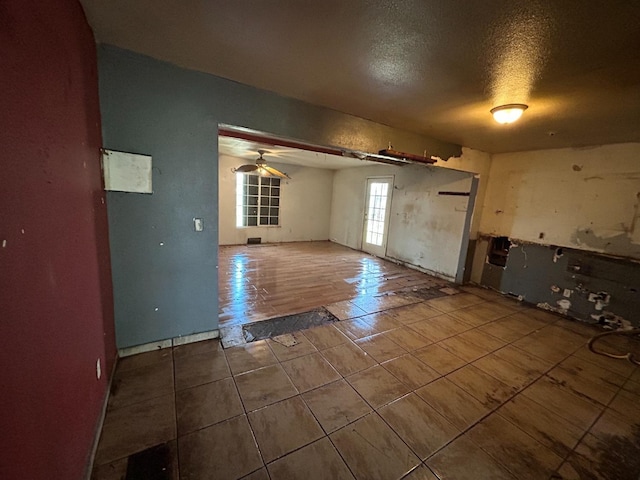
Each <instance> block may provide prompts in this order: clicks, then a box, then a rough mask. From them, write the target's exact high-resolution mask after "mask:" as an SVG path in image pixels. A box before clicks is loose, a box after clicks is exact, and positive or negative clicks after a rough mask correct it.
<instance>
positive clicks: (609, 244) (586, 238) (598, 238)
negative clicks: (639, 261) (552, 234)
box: [571, 228, 640, 257]
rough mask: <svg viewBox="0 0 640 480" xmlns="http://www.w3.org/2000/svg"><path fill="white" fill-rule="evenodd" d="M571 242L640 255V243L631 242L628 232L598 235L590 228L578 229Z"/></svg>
mask: <svg viewBox="0 0 640 480" xmlns="http://www.w3.org/2000/svg"><path fill="white" fill-rule="evenodd" d="M571 240H572V242H574V243H575V244H577V245H581V246H586V247H589V248H590V249H593V250H599V251H602V252H605V253H607V252H624V254H625V255H628V256H632V257H638V256H640V244H638V243H633V242H632V241H631V238H630V236H629V234H628V233H620V234H617V235H606V234H604V233H603V234H601V235H598V234H597V233H595V232H594V231H593V230H592V229H590V228H585V229H578V230H576V232H575V235H574V236H573V237H572V239H571Z"/></svg>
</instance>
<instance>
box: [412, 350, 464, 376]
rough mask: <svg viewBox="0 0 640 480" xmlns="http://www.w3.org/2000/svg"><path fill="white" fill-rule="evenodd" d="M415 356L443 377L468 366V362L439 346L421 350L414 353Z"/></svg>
mask: <svg viewBox="0 0 640 480" xmlns="http://www.w3.org/2000/svg"><path fill="white" fill-rule="evenodd" d="M413 355H414V356H415V357H416V358H417V359H418V360H420V361H421V362H424V363H426V364H427V365H428V366H429V367H431V368H433V369H434V370H435V371H436V372H438V373H440V374H441V375H446V374H448V373H451V372H452V371H454V370H456V369H458V368H460V367H463V366H464V365H466V364H467V362H466V361H464V360H462V359H461V358H460V357H457V356H455V355H454V354H453V353H451V352H449V351H447V350H445V349H444V348H442V347H441V346H440V345H438V344H434V345H429V346H428V347H425V348H421V349H420V350H417V351H415V352H413Z"/></svg>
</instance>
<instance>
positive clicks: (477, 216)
mask: <svg viewBox="0 0 640 480" xmlns="http://www.w3.org/2000/svg"><path fill="white" fill-rule="evenodd" d="M436 165H437V166H438V167H445V168H451V169H455V170H461V171H463V172H472V173H475V174H476V176H477V177H478V179H479V184H478V194H477V196H476V208H475V211H474V212H473V219H472V223H471V235H470V238H471V240H475V239H476V238H477V237H478V231H479V229H480V223H481V219H482V205H483V203H484V198H485V195H486V192H487V185H488V183H489V170H490V168H491V155H490V154H488V153H486V152H483V151H481V150H474V149H473V148H467V147H462V156H460V157H451V158H450V159H449V160H448V161H444V160H438V161H437V162H436Z"/></svg>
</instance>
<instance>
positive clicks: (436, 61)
mask: <svg viewBox="0 0 640 480" xmlns="http://www.w3.org/2000/svg"><path fill="white" fill-rule="evenodd" d="M81 3H82V4H83V6H84V8H85V11H86V14H87V18H88V20H89V23H90V24H91V26H92V28H93V30H94V33H95V36H96V39H97V41H99V42H104V43H108V44H112V45H116V46H118V47H121V48H125V49H129V50H133V51H136V52H140V53H143V54H146V55H149V56H151V57H155V58H157V59H160V60H165V61H168V62H171V63H174V64H177V65H180V66H183V67H186V68H190V69H194V70H199V71H203V72H208V73H211V74H214V75H218V76H221V77H224V78H228V79H231V80H235V81H238V82H241V83H245V84H248V85H252V86H255V87H258V88H262V89H266V90H269V91H273V92H276V93H278V94H281V95H285V96H289V97H294V98H297V99H300V100H304V101H307V102H310V103H313V104H316V105H322V106H325V107H329V108H333V109H336V110H339V111H342V112H346V113H350V114H353V115H357V116H360V117H363V118H366V119H370V120H374V121H376V122H380V123H383V124H387V125H391V126H394V127H399V128H403V129H406V130H410V131H414V132H418V133H422V134H425V135H428V136H432V137H434V138H437V139H441V140H445V141H449V142H453V143H457V144H461V145H464V146H468V147H473V148H477V149H480V150H484V151H487V152H507V151H519V150H533V149H543V148H558V147H578V146H587V145H597V144H607V143H618V142H629V141H636V142H637V141H640V2H638V1H631V0H609V1H594V0H585V1H577V0H562V1H557V0H547V1H540V0H490V1H487V0H484V1H481V0H467V1H455V0H405V1H403V0H395V1H394V0H368V1H364V0H361V1H356V0H352V1H345V0H324V1H322V2H315V1H304V0H269V1H260V0H251V1H250V0H226V1H222V0H111V1H109V2H105V1H104V0H81ZM505 103H525V104H527V105H529V109H528V110H527V111H526V112H525V114H524V116H523V117H522V119H521V120H520V121H518V122H517V123H515V124H513V125H508V126H504V125H499V124H497V123H495V122H494V121H493V119H492V118H491V115H490V114H489V110H490V109H491V108H492V107H495V106H497V105H501V104H505Z"/></svg>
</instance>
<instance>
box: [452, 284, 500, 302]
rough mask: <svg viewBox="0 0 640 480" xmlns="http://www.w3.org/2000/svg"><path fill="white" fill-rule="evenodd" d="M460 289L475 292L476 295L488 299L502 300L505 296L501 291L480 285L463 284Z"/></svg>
mask: <svg viewBox="0 0 640 480" xmlns="http://www.w3.org/2000/svg"><path fill="white" fill-rule="evenodd" d="M460 290H462V291H463V292H467V293H473V294H474V295H475V296H476V297H480V298H484V299H485V300H487V301H494V300H500V299H502V298H504V295H502V294H501V293H500V292H496V291H495V290H491V289H489V288H486V287H482V286H479V285H462V286H461V287H460Z"/></svg>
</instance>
